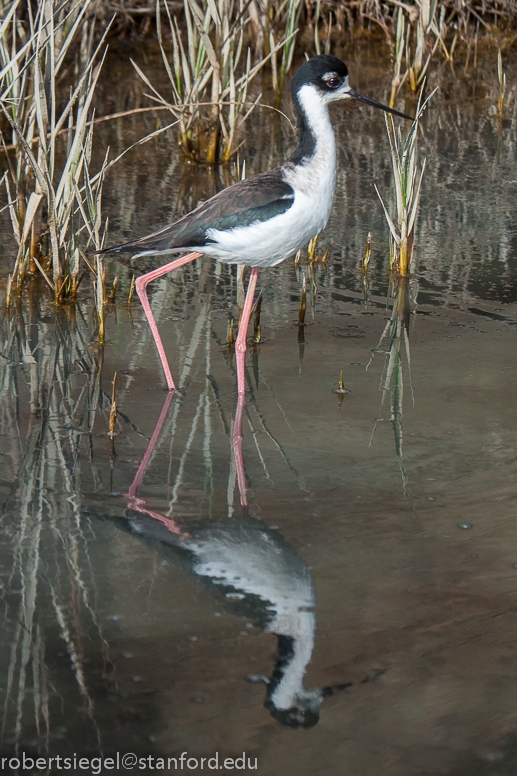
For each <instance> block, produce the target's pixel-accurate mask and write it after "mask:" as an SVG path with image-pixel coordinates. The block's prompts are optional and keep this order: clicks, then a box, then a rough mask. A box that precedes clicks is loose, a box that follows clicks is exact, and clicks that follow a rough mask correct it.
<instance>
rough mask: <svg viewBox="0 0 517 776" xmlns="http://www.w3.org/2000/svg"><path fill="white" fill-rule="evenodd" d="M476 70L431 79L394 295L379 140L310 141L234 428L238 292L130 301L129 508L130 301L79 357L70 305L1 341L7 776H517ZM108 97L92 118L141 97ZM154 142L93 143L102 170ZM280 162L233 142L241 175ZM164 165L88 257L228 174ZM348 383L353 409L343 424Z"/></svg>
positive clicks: (496, 301)
mask: <svg viewBox="0 0 517 776" xmlns="http://www.w3.org/2000/svg"><path fill="white" fill-rule="evenodd" d="M346 58H347V60H348V61H349V62H350V63H351V67H350V69H351V82H352V81H353V84H354V86H357V88H358V89H360V90H361V91H364V92H365V93H368V94H371V95H372V96H374V97H377V98H379V99H385V97H386V88H387V79H386V80H385V81H384V82H379V78H378V61H375V62H374V61H371V59H369V58H368V52H367V50H366V48H363V49H356V50H354V51H351V52H347V56H346ZM493 58H494V64H495V55H494V57H493ZM487 63H488V64H486V66H485V67H484V68H482V69H481V68H480V71H478V73H479V74H478V76H477V80H476V81H475V82H473V80H472V79H468V80H467V81H466V82H464V81H463V80H462V79H461V78H459V77H453V75H452V74H451V73H450V71H448V70H447V69H446V68H445V67H444V68H443V69H442V70H441V71H440V72H437V73H436V74H435V76H434V77H435V80H436V81H439V82H440V84H441V87H442V91H441V93H440V94H439V95H437V96H436V98H435V99H434V101H433V103H432V105H431V107H430V109H429V111H428V114H427V116H426V119H425V122H424V123H425V132H424V136H423V138H422V145H421V147H422V155H424V154H425V155H426V156H427V159H428V169H427V171H426V175H425V179H424V194H423V198H422V208H421V217H420V221H419V225H418V230H417V247H416V259H415V260H416V264H415V271H414V275H413V277H412V279H411V280H410V282H409V283H408V284H407V285H406V286H404V285H402V286H401V287H400V288H399V289H398V290H397V289H396V288H394V287H393V285H390V281H389V273H388V271H387V268H388V258H387V227H386V225H385V223H384V221H383V214H382V209H381V206H380V204H379V202H378V200H377V199H376V195H375V191H374V189H373V183H374V182H375V183H377V185H378V186H379V188H380V189H381V191H382V192H386V194H387V193H388V191H389V159H388V148H387V140H386V138H385V134H384V125H383V119H382V116H381V115H380V114H378V113H376V114H370V112H368V111H366V110H363V109H359V110H354V109H350V110H348V109H345V110H342V111H340V110H339V109H336V110H335V111H334V118H335V124H336V129H337V132H338V138H339V142H340V159H339V176H338V191H337V194H336V201H335V206H334V210H333V213H332V216H331V220H330V223H329V225H328V228H327V230H326V231H325V233H324V235H322V237H321V241H320V244H321V247H320V255H321V254H322V253H323V250H325V249H326V248H328V249H329V254H328V258H327V260H326V262H325V263H322V262H321V261H319V262H318V264H317V265H316V269H315V274H314V280H315V283H314V284H313V283H312V281H311V278H310V276H309V273H308V270H307V267H306V265H305V263H304V260H303V259H302V261H301V262H300V266H299V267H298V268H296V267H295V265H294V263H293V262H285V263H284V264H283V265H282V266H280V267H278V268H274V269H271V270H266V271H264V272H262V273H261V275H260V276H259V285H260V287H261V288H262V291H263V301H262V314H261V333H262V338H263V341H262V342H261V343H260V344H258V345H253V346H250V348H249V350H248V354H247V362H246V363H247V370H248V371H247V378H248V393H247V395H246V403H245V406H244V408H239V407H238V405H237V401H236V398H237V397H236V383H235V364H234V359H233V358H232V355H231V353H229V351H228V347H227V344H226V343H227V332H228V325H229V321H230V319H231V318H232V317H235V316H236V314H237V308H236V295H237V282H236V275H235V270H234V268H229V267H221V266H220V265H217V264H216V263H215V262H212V261H210V260H201V261H197V262H196V263H195V264H194V265H189V266H187V267H186V268H183V269H182V270H180V271H179V272H178V273H177V274H176V275H175V276H174V277H172V278H167V279H164V280H162V281H160V282H158V283H157V284H155V287H154V288H153V291H152V306H153V309H154V310H155V312H156V314H157V319H158V321H159V324H160V330H161V332H162V336H163V337H164V341H165V343H166V349H167V352H168V355H169V358H170V363H171V367H172V371H173V374H174V376H175V377H177V378H178V380H179V386H180V389H181V390H180V392H179V394H177V395H175V396H174V397H173V399H172V402H171V404H170V406H169V407H168V408H167V412H166V414H165V417H164V424H163V427H162V429H161V433H160V436H159V438H158V441H157V444H156V447H155V448H154V451H153V453H152V455H151V457H150V460H149V462H148V465H147V468H146V470H145V472H144V473H143V476H142V479H141V483H140V486H139V489H138V496H139V498H140V499H142V500H145V503H144V501H136V500H135V499H134V498H133V499H131V498H129V497H128V496H127V495H125V494H127V493H128V491H129V489H130V487H131V484H132V482H133V480H134V477H135V475H136V473H137V471H138V467H139V465H140V462H141V461H142V458H143V456H144V454H145V452H146V449H147V447H148V443H149V441H150V439H151V436H152V434H153V431H154V430H155V427H156V423H157V421H158V419H159V417H160V413H161V412H162V409H163V407H164V402H165V399H166V396H167V394H166V392H165V390H164V388H163V386H164V380H163V376H162V372H161V367H160V365H159V361H158V358H157V356H156V353H155V349H154V344H153V340H152V337H151V335H150V333H149V330H148V328H147V326H146V323H145V318H144V316H143V313H142V311H141V309H140V306H139V304H138V302H133V303H132V305H131V308H130V310H128V307H127V305H126V303H125V299H126V298H127V290H128V288H129V284H130V278H131V274H132V271H131V270H128V268H127V267H121V266H120V265H118V266H117V265H116V262H113V263H112V264H111V265H110V269H109V271H108V274H109V272H111V273H112V274H114V272H115V271H118V272H119V273H120V283H119V291H118V300H119V301H118V302H117V304H116V305H113V306H112V307H111V309H110V313H109V318H108V327H107V345H106V347H105V349H104V350H103V351H100V350H99V349H98V348H97V347H96V345H95V344H94V343H95V326H94V324H93V321H92V317H91V311H90V304H89V302H88V299H87V295H88V291H87V290H85V291H84V297H83V300H82V301H81V302H79V304H78V305H77V307H76V308H65V309H63V310H62V311H55V310H54V309H53V307H52V305H50V304H49V303H48V301H47V300H46V298H45V297H44V294H39V293H36V291H34V293H31V294H30V295H29V296H28V297H27V298H24V299H23V300H22V303H21V304H20V305H19V306H18V308H12V309H11V311H10V312H9V314H8V315H4V317H3V319H2V331H3V350H2V364H1V369H2V377H1V379H2V393H1V405H0V411H1V428H2V436H1V437H0V454H1V456H2V474H1V477H0V496H1V503H2V518H1V519H2V526H3V529H2V536H1V540H0V569H1V575H2V576H1V585H2V587H1V591H2V596H3V600H4V608H3V615H4V625H3V629H2V637H1V652H0V690H1V696H0V697H1V702H2V707H3V739H2V753H3V754H4V753H5V755H7V754H13V753H14V752H16V751H18V752H22V751H25V752H28V753H34V754H35V753H41V754H45V753H47V752H48V753H50V754H52V755H57V754H60V755H62V756H66V755H70V754H73V753H74V752H76V753H78V754H81V755H88V756H91V755H93V754H95V753H99V752H102V753H103V754H104V755H105V756H111V755H113V754H114V753H116V752H117V751H118V752H119V753H124V752H134V753H136V754H137V755H138V756H139V757H140V756H141V757H144V756H149V755H152V756H155V757H159V756H171V757H179V756H180V755H181V753H182V752H188V754H189V756H190V757H192V758H201V757H206V758H210V757H213V756H214V755H215V753H216V752H218V753H219V757H220V758H221V760H222V759H223V758H224V757H228V756H232V757H241V756H242V753H243V752H245V753H246V757H247V758H251V760H252V762H253V761H254V760H255V758H256V760H257V769H256V770H254V769H251V770H249V772H250V773H253V772H256V773H259V774H261V776H269V774H271V776H273V774H278V773H279V772H280V771H281V772H282V773H285V774H286V776H291V774H292V775H293V776H295V775H296V776H304V775H305V774H307V775H308V774H311V775H312V774H341V773H344V772H346V773H347V774H350V775H351V776H363V775H366V774H368V776H376V775H377V774H379V776H380V775H381V774H383V776H384V775H385V774H390V775H391V774H392V775H393V776H406V775H407V776H416V775H417V774H418V776H420V774H422V776H424V774H433V776H434V774H447V776H472V774H476V773H480V774H490V776H492V775H496V774H497V776H502V775H503V774H504V775H506V774H508V775H509V774H514V773H515V770H516V767H517V743H516V742H517V727H516V726H517V722H516V717H515V700H514V699H515V692H516V687H517V685H516V686H515V687H514V684H515V683H516V682H517V653H516V636H517V619H516V618H517V599H516V597H515V587H516V584H517V532H516V529H515V525H514V523H515V492H516V491H515V475H516V463H515V461H516V442H515V439H516V437H515V433H516V420H517V418H516V401H515V398H516V395H515V381H516V377H517V366H516V362H515V344H514V343H515V336H516V325H517V299H516V294H515V287H516V286H515V274H516V260H517V228H516V224H517V219H516V211H517V205H516V203H517V196H516V194H517V192H516V189H517V158H516V155H517V144H516V140H517V117H516V113H515V106H516V101H515V90H513V91H512V90H509V96H508V102H507V116H506V118H505V121H504V122H503V125H502V126H500V124H499V122H498V120H497V119H496V118H493V117H491V116H490V115H489V113H490V106H491V104H492V103H493V102H494V101H495V97H494V95H495V96H496V86H495V84H496V77H495V67H492V68H490V66H489V63H490V61H489V57H487ZM384 69H385V70H386V71H387V65H385V66H384ZM125 72H126V71H125V70H124V71H123V73H125ZM511 76H512V71H511V68H510V66H508V81H509V83H512V77H511ZM127 79H128V80H127V84H126V81H124V80H123V79H122V81H121V86H120V89H119V90H118V92H117V94H114V95H111V96H110V95H105V96H104V98H105V101H106V103H105V104H106V105H107V110H114V109H115V108H116V107H118V108H120V107H122V105H121V103H123V102H124V100H127V99H129V97H128V95H129V94H132V93H133V91H137V90H138V89H139V87H138V86H137V85H135V84H134V82H133V81H132V80H130V79H129V76H127ZM126 86H127V88H126ZM383 90H384V91H383ZM110 100H111V102H110ZM407 107H408V108H409V107H410V105H409V103H408V106H407ZM153 121H154V119H151V118H149V117H148V118H132V119H129V120H127V121H125V122H124V123H119V124H117V126H116V127H113V126H112V127H108V126H107V125H101V127H100V128H99V133H98V136H99V138H100V144H101V146H100V147H99V149H98V152H99V157H102V156H103V152H104V149H103V146H102V144H103V143H104V144H108V143H109V144H111V145H112V147H113V148H114V150H121V149H122V147H124V146H125V145H127V144H128V143H129V142H131V141H133V140H134V139H135V138H136V137H138V136H141V135H142V134H144V133H145V131H148V130H149V128H151V129H152V128H153V126H152V125H153ZM146 128H147V129H146ZM288 139H289V131H288V127H287V128H286V126H285V125H284V124H282V123H280V122H279V121H278V120H276V119H274V120H273V119H271V118H270V117H269V115H268V116H265V115H264V114H258V115H257V118H256V122H255V125H254V132H253V136H252V138H250V143H249V146H246V154H244V152H243V155H241V161H242V159H243V158H244V155H245V156H246V159H247V170H248V173H251V172H255V171H259V170H260V169H266V168H267V167H268V166H272V165H273V164H274V163H276V162H277V161H278V160H279V159H280V158H281V157H282V156H283V154H284V150H283V149H285V148H287V147H288ZM170 140H171V139H170V137H169V139H168V140H166V139H161V140H160V141H158V142H157V143H156V144H155V145H153V146H151V145H147V146H145V147H144V148H145V152H144V151H143V150H142V149H140V150H137V151H136V152H135V153H134V154H132V155H131V156H130V157H129V159H128V160H127V163H125V164H124V166H122V167H121V168H120V170H119V174H118V176H117V177H116V178H115V177H113V178H112V179H109V180H108V183H107V188H106V197H105V208H106V213H110V224H111V226H110V234H111V236H112V240H111V242H117V241H120V239H123V238H124V237H125V236H128V237H131V236H134V235H137V234H144V233H146V232H149V231H151V230H152V229H153V228H157V227H158V226H160V225H163V224H164V223H166V222H167V221H168V220H171V219H172V218H173V217H174V216H175V215H176V214H180V213H182V212H185V211H186V210H188V209H189V208H191V207H193V206H194V205H195V204H196V202H197V201H198V200H199V199H204V198H205V197H206V196H207V195H209V194H211V193H213V191H214V190H216V189H217V188H219V187H221V186H224V185H227V183H229V182H231V181H230V180H227V178H228V177H230V179H232V178H231V176H232V175H233V176H235V175H236V174H237V172H236V170H232V169H231V168H229V169H228V170H223V171H215V172H212V171H209V170H206V169H194V168H193V167H192V166H189V165H186V164H184V163H182V162H181V161H180V159H179V158H177V157H176V155H175V153H174V151H173V152H172V153H171V143H170ZM117 144H118V145H117ZM119 146H120V147H119ZM225 176H226V177H225ZM189 186H190V187H191V188H189ZM387 196H388V194H387ZM369 230H371V231H372V234H373V246H374V253H373V259H372V269H371V272H370V276H369V289H368V291H367V293H366V298H365V288H364V284H363V277H362V275H361V273H360V272H359V271H358V266H359V262H360V257H361V255H362V252H363V249H364V242H365V239H366V235H367V233H368V231H369ZM2 250H3V257H2V261H3V267H4V269H5V272H6V273H7V270H8V268H9V267H10V266H11V257H12V249H11V253H9V250H10V249H9V245H8V244H7V245H4V246H3V248H2ZM304 273H305V274H306V277H307V288H308V306H307V318H306V322H307V325H306V326H304V327H302V328H300V327H298V326H296V325H295V324H296V322H297V320H298V307H299V301H300V293H301V286H302V279H303V274H304ZM404 308H405V309H406V311H407V312H406V315H405V316H404V315H403V314H399V313H398V312H397V311H398V310H402V309H404ZM383 334H384V336H383ZM341 370H343V382H344V385H345V386H346V388H347V389H349V391H350V392H349V393H347V394H342V395H338V394H336V393H333V390H334V389H336V388H337V384H338V380H339V374H340V371H341ZM115 372H117V384H116V401H117V407H118V410H119V416H118V419H117V427H116V430H117V436H116V437H114V438H113V439H110V438H109V437H108V436H107V433H106V432H107V430H108V417H109V410H110V399H111V380H112V378H113V375H114V373H115ZM239 409H242V410H243V412H242V457H243V467H244V473H245V482H246V491H245V490H244V489H243V488H242V493H239V488H238V476H237V475H238V474H239V471H238V470H239V466H238V460H237V464H236V459H235V448H236V447H237V449H238V440H236V435H235V434H234V435H233V437H234V439H233V441H234V447H233V449H232V444H231V439H232V423H233V419H234V416H235V413H236V412H237V416H238V414H239ZM133 495H134V493H133ZM241 499H242V500H244V501H245V500H247V501H248V502H249V507H248V510H247V511H248V514H249V516H245V515H243V512H245V511H246V510H243V508H242V506H241ZM171 521H174V522H171ZM175 531H176V532H175ZM214 547H215V548H216V549H213V548H214ZM203 564H204V565H203ZM232 564H234V565H233V566H232ZM214 568H215V569H216V571H215V572H214ZM232 575H233V576H232ZM231 580H233V581H232V582H231V583H230V581H231ZM313 586H314V588H313ZM313 589H314V590H315V593H316V604H315V606H313V604H314V600H313V598H312V596H313ZM257 591H259V592H257ZM267 591H269V592H267ZM267 595H271V596H273V597H274V596H276V598H275V600H274V601H273V599H272V598H271V597H270V598H269V599H267V600H268V601H269V603H267V602H266V600H265V599H266V597H267ZM272 601H273V603H271V602H272ZM313 612H314V613H315V615H316V619H315V618H314V616H313ZM274 634H280V636H283V638H280V639H279V640H278V641H277V639H276V638H275V635H274ZM290 638H294V641H292V640H290ZM277 650H278V651H277ZM279 655H280V657H281V658H283V662H280V663H279V662H278V659H279ZM275 667H276V668H275ZM264 680H266V681H269V682H270V683H269V685H268V684H266V681H264ZM302 681H303V685H304V687H305V688H311V690H312V691H311V692H304V691H303V690H302V685H301V682H302ZM293 688H294V690H293ZM295 690H297V691H298V700H297V701H296V704H298V712H297V713H296V714H295V715H294V716H295V719H294V721H292V724H291V725H287V724H286V722H288V721H289V719H288V717H289V714H288V708H289V704H288V703H287V702H286V700H285V698H286V697H288V698H289V699H290V701H292V699H293V698H294V695H293V694H292V693H293V692H294V691H295ZM282 693H283V695H282ZM290 693H291V694H290ZM281 696H282V697H281ZM272 698H273V700H272ZM293 703H294V701H293ZM296 704H295V705H296ZM319 706H321V707H320V708H319V721H317V717H318V713H317V709H318V707H319ZM309 707H310V713H302V712H301V711H300V709H301V708H303V709H305V711H307V709H308V708H309ZM291 716H293V715H291ZM310 725H312V726H310ZM293 726H294V727H295V728H296V727H298V728H300V729H293ZM207 767H208V766H207V765H205V766H204V769H203V770H201V768H198V769H197V770H196V769H194V768H192V769H190V772H193V773H197V772H199V773H201V772H204V771H206V769H207ZM185 769H186V766H185ZM103 772H105V773H109V772H113V771H112V770H108V769H106V770H105V771H103ZM121 772H123V771H122V770H121ZM138 772H146V773H151V772H154V771H153V769H152V768H151V766H146V767H145V768H142V769H140V770H139V771H138ZM220 772H223V773H224V772H230V769H229V768H227V769H225V768H224V766H222V767H221V769H220ZM245 772H247V771H245Z"/></svg>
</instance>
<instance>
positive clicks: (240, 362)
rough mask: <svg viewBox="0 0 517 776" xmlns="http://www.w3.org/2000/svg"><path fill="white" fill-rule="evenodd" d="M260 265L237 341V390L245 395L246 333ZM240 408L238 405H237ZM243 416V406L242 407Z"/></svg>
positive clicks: (253, 277)
mask: <svg viewBox="0 0 517 776" xmlns="http://www.w3.org/2000/svg"><path fill="white" fill-rule="evenodd" d="M257 276H258V267H253V269H252V270H251V274H250V279H249V283H248V290H247V292H246V299H245V301H244V307H243V310H242V316H241V323H240V326H239V334H238V336H237V340H236V342H235V353H236V361H237V391H238V393H239V396H241V395H244V392H245V388H246V382H245V378H244V357H245V355H244V354H245V353H246V335H247V333H248V324H249V321H250V315H251V308H252V307H253V297H254V296H255V287H256V285H257ZM237 410H238V405H237ZM241 416H242V408H241Z"/></svg>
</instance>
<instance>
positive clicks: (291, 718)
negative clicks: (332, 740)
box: [264, 688, 322, 730]
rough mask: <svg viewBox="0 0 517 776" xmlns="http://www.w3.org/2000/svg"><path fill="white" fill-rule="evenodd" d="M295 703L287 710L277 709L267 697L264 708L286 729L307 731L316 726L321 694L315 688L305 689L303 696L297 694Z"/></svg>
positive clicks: (318, 717)
mask: <svg viewBox="0 0 517 776" xmlns="http://www.w3.org/2000/svg"><path fill="white" fill-rule="evenodd" d="M296 700H297V703H296V705H294V706H291V708H289V709H277V707H276V706H275V704H274V703H273V701H272V700H271V699H270V697H268V698H267V699H266V700H265V701H264V706H265V707H266V709H267V710H268V711H269V713H270V714H271V716H272V717H273V719H276V721H277V722H280V723H281V724H282V725H285V726H286V727H291V728H295V729H296V730H307V729H308V728H311V727H314V726H315V725H317V724H318V722H319V719H320V706H321V701H322V693H321V691H320V690H318V689H317V688H309V689H306V690H305V691H304V692H303V694H302V693H300V694H298V696H297V698H296Z"/></svg>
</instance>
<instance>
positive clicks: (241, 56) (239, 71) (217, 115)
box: [133, 0, 300, 164]
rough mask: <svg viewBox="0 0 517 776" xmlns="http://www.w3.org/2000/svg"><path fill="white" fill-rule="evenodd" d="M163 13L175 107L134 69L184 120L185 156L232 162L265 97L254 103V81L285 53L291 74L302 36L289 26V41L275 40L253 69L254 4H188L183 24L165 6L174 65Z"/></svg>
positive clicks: (223, 0)
mask: <svg viewBox="0 0 517 776" xmlns="http://www.w3.org/2000/svg"><path fill="white" fill-rule="evenodd" d="M293 3H294V4H297V5H298V6H299V5H300V0H289V7H290V6H291V5H293ZM160 9H161V6H160V0H157V4H156V22H157V25H156V29H157V35H158V42H159V46H160V52H161V56H162V60H163V63H164V66H165V70H166V72H167V76H168V78H169V83H170V86H171V94H172V102H171V101H170V100H166V99H165V98H164V97H163V96H162V95H161V94H160V93H159V92H158V91H157V90H156V89H155V87H154V86H153V85H152V83H151V82H150V80H149V79H148V77H147V76H146V75H145V73H144V72H143V71H142V69H141V68H140V67H139V66H138V65H137V64H136V63H135V62H133V65H134V67H135V69H136V71H137V73H138V74H139V76H140V77H141V78H142V80H143V81H144V83H145V84H146V85H147V86H148V87H149V89H150V90H151V94H150V95H149V96H150V98H151V99H152V100H153V101H155V102H156V103H157V104H158V105H160V106H161V107H166V108H168V109H169V110H170V111H171V113H172V115H173V116H174V117H175V118H177V119H178V124H179V127H178V142H179V145H180V147H181V149H182V150H183V153H184V154H185V156H187V157H188V158H190V159H193V160H195V161H201V162H206V163H209V164H212V163H214V162H228V161H230V159H231V158H232V156H233V155H234V154H235V153H236V151H237V150H238V147H236V146H235V142H236V137H237V134H238V130H239V128H240V126H241V125H242V124H243V122H244V121H245V120H246V119H247V118H248V116H249V115H250V113H251V112H252V111H253V109H254V108H255V106H256V105H257V104H258V102H259V100H260V98H261V96H262V95H261V94H259V95H258V96H257V97H256V98H255V99H254V100H251V101H249V100H248V89H249V86H250V83H251V81H252V80H253V78H254V77H255V76H256V75H257V73H258V72H259V71H260V70H261V69H262V68H263V67H264V65H265V64H266V62H268V61H269V59H271V58H274V57H276V54H277V52H279V51H280V50H281V49H284V59H283V60H282V66H281V68H280V76H281V75H282V73H284V74H285V72H287V70H288V69H289V66H290V64H291V60H292V56H293V52H294V38H295V34H296V31H291V29H290V25H289V24H288V25H287V28H286V34H285V36H283V38H282V39H281V40H280V41H279V42H278V43H275V42H274V39H273V43H272V46H271V49H270V51H269V52H268V53H267V54H266V55H265V56H263V57H262V58H260V59H259V61H258V62H255V63H253V64H252V52H251V49H250V47H249V46H246V47H245V45H244V44H245V29H246V27H247V26H248V24H249V22H250V21H251V17H250V15H249V3H248V4H244V3H243V2H242V0H238V1H237V0H213V2H208V3H207V4H206V6H204V7H200V6H199V5H198V3H197V2H196V0H184V5H183V10H184V15H183V19H181V18H180V19H178V18H177V17H176V16H175V17H174V18H172V17H171V14H170V10H169V7H168V5H167V3H164V9H165V13H166V17H167V20H168V26H169V32H170V37H171V40H172V62H170V61H169V57H168V55H167V53H166V51H165V40H164V35H163V31H162V24H161V20H160ZM182 28H183V29H182ZM289 44H290V46H291V47H290V48H287V47H288V46H289ZM286 51H287V52H288V53H286ZM274 61H275V62H276V60H274ZM280 88H281V87H280Z"/></svg>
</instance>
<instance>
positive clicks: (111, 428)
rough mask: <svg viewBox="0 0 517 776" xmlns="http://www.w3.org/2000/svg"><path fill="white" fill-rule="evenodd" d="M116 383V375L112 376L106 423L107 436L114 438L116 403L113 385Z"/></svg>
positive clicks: (116, 413)
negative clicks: (108, 412)
mask: <svg viewBox="0 0 517 776" xmlns="http://www.w3.org/2000/svg"><path fill="white" fill-rule="evenodd" d="M116 382H117V373H116V372H115V374H114V375H113V388H112V391H111V407H110V416H109V421H108V436H110V437H114V436H115V434H116V431H115V421H116V420H117V415H118V410H117V402H116V401H115V384H116Z"/></svg>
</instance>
